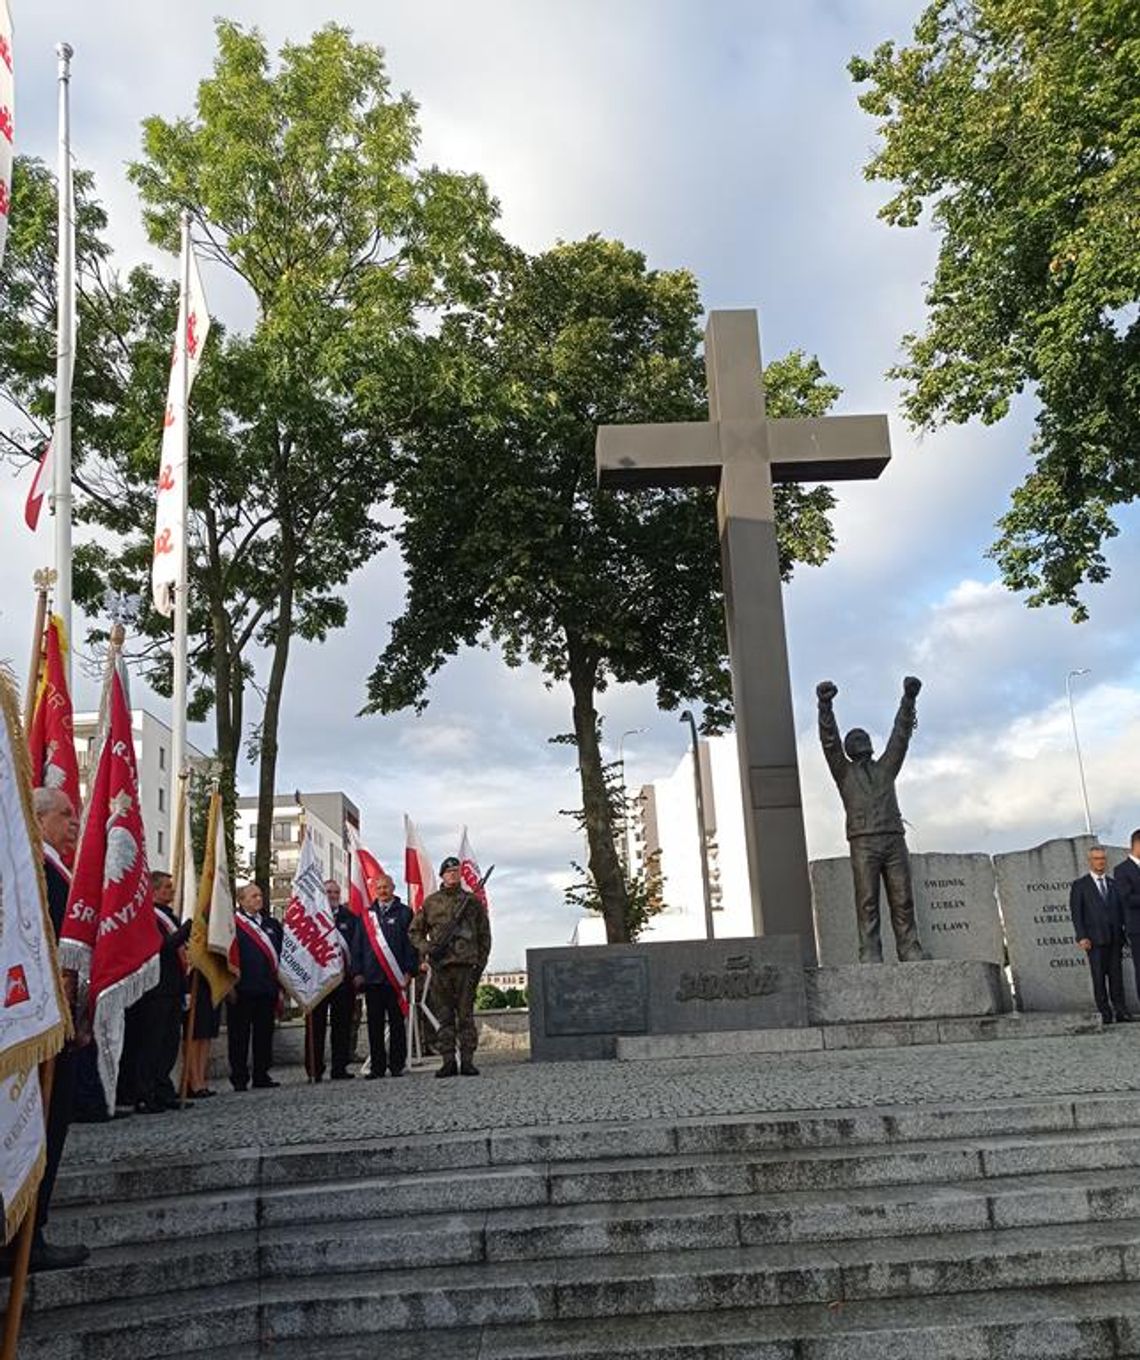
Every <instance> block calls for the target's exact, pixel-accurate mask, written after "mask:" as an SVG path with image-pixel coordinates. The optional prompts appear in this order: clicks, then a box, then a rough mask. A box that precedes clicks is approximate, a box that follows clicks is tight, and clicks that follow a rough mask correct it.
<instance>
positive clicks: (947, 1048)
mask: <svg viewBox="0 0 1140 1360" xmlns="http://www.w3.org/2000/svg"><path fill="white" fill-rule="evenodd" d="M480 1064H481V1070H482V1072H483V1075H482V1076H481V1077H480V1078H479V1079H478V1080H463V1079H461V1078H455V1079H452V1080H450V1081H436V1080H435V1079H434V1077H433V1076H432V1071H433V1067H434V1065H433V1067H429V1068H425V1069H423V1070H421V1071H417V1072H413V1073H410V1074H409V1075H408V1076H406V1077H404V1078H402V1079H401V1080H399V1081H395V1082H394V1081H392V1080H391V1079H390V1078H388V1079H384V1080H381V1081H363V1080H361V1079H360V1078H357V1079H356V1080H355V1081H351V1082H337V1083H330V1082H327V1081H326V1082H323V1083H321V1084H320V1085H319V1086H315V1087H314V1086H309V1085H307V1084H305V1083H304V1082H303V1080H302V1079H301V1074H300V1071H299V1069H296V1068H291V1069H283V1071H279V1072H278V1076H279V1077H282V1076H283V1077H284V1081H283V1084H282V1085H281V1087H280V1088H278V1089H277V1090H270V1091H250V1092H245V1093H242V1094H236V1093H232V1092H230V1091H229V1090H228V1089H226V1085H227V1084H226V1083H224V1082H216V1083H215V1085H216V1086H217V1088H218V1091H219V1094H218V1095H217V1097H215V1098H214V1099H213V1100H206V1101H199V1102H195V1103H192V1108H191V1109H189V1110H188V1111H186V1112H184V1113H182V1114H170V1115H161V1116H153V1117H148V1116H143V1115H135V1116H132V1117H131V1118H127V1119H116V1120H115V1121H114V1122H113V1123H109V1124H97V1125H80V1126H77V1127H74V1128H73V1129H72V1132H71V1141H70V1143H69V1148H68V1155H67V1157H66V1158H65V1167H66V1166H67V1164H68V1163H70V1164H71V1165H76V1164H77V1163H78V1162H80V1161H90V1160H94V1161H95V1162H101V1161H112V1160H119V1159H121V1158H133V1157H139V1156H145V1155H148V1154H149V1155H154V1156H156V1157H162V1156H163V1155H165V1154H171V1155H185V1154H186V1153H188V1152H191V1151H193V1150H195V1149H197V1150H200V1151H209V1150H214V1151H218V1150H223V1149H226V1148H254V1147H266V1146H281V1145H283V1144H301V1143H327V1142H330V1141H331V1142H355V1141H359V1140H361V1139H373V1138H386V1137H401V1136H414V1135H422V1134H432V1133H456V1132H478V1131H482V1130H489V1129H494V1128H500V1129H503V1128H541V1127H545V1126H549V1125H567V1124H583V1123H594V1122H599V1123H640V1122H644V1121H654V1120H677V1119H686V1118H694V1119H707V1118H709V1117H715V1116H718V1115H736V1114H749V1113H772V1112H779V1111H801V1110H802V1111H809V1110H841V1109H866V1108H869V1107H872V1106H907V1105H934V1104H939V1105H947V1104H955V1103H963V1104H984V1103H986V1102H989V1101H1009V1100H1012V1099H1018V1098H1022V1097H1024V1098H1030V1097H1042V1096H1045V1097H1048V1096H1057V1095H1090V1094H1096V1093H1098V1092H1103V1093H1115V1094H1126V1093H1128V1092H1133V1091H1134V1092H1137V1093H1138V1094H1140V1025H1137V1026H1133V1027H1130V1028H1120V1029H1117V1030H1109V1031H1107V1032H1105V1033H1097V1034H1091V1035H1087V1036H1077V1037H1065V1038H1054V1039H1020V1040H1011V1041H1007V1042H994V1043H973V1044H958V1045H953V1044H947V1045H941V1046H938V1047H924V1048H909V1049H908V1048H892V1049H867V1050H856V1051H850V1050H844V1051H838V1052H818V1053H789V1054H779V1055H772V1056H758V1055H741V1056H739V1057H725V1058H702V1059H663V1060H659V1061H648V1062H636V1063H619V1062H566V1063H548V1064H538V1063H530V1062H527V1061H525V1060H520V1059H518V1058H515V1057H500V1056H497V1055H486V1056H483V1057H481V1058H480Z"/></svg>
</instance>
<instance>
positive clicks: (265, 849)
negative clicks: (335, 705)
mask: <svg viewBox="0 0 1140 1360" xmlns="http://www.w3.org/2000/svg"><path fill="white" fill-rule="evenodd" d="M280 524H281V588H280V593H279V595H278V602H277V622H276V625H275V627H274V637H273V664H272V665H271V666H270V668H269V683H268V685H267V686H266V689H265V711H264V713H263V714H262V718H261V750H260V760H259V766H258V779H257V849H256V854H255V857H254V866H253V872H254V878H255V880H256V881H257V883H258V884H259V886H260V887H261V890H262V892H263V893H264V894H265V902H266V905H267V906H268V904H269V899H270V887H271V886H272V885H271V883H270V868H271V858H270V857H271V854H272V848H271V838H272V835H273V800H274V796H275V794H276V788H275V785H276V782H277V731H278V728H279V726H280V723H281V696H282V694H283V692H284V689H285V671H286V668H287V667H288V665H289V643H290V641H291V640H292V634H293V595H294V587H295V578H296V570H297V545H296V542H295V540H294V536H293V521H292V519H291V517H290V515H289V513H288V512H287V509H286V510H283V512H282V515H281V519H280Z"/></svg>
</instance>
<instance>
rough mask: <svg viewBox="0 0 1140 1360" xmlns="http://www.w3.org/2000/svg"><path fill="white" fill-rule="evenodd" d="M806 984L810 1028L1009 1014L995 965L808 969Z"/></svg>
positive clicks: (945, 963) (942, 962)
mask: <svg viewBox="0 0 1140 1360" xmlns="http://www.w3.org/2000/svg"><path fill="white" fill-rule="evenodd" d="M805 979H806V983H807V1002H808V1020H809V1023H810V1024H813V1025H852V1024H862V1023H865V1022H868V1021H884V1020H937V1019H946V1018H949V1017H959V1016H971V1017H973V1016H980V1015H1000V1014H1001V1013H1002V1012H1003V1011H1006V1010H1008V1009H1009V1000H1008V997H1007V995H1006V989H1005V983H1004V979H1003V978H1002V972H1001V969H1000V968H999V967H998V965H997V964H996V963H982V962H978V961H953V960H949V959H942V960H932V961H931V962H929V963H907V964H902V965H900V966H899V967H898V968H888V967H887V966H886V965H885V964H869V963H864V964H858V963H856V964H850V965H848V966H846V967H844V968H810V969H808V971H807V972H806V974H805ZM1074 1009H1077V1008H1074Z"/></svg>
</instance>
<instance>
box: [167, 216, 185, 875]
mask: <svg viewBox="0 0 1140 1360" xmlns="http://www.w3.org/2000/svg"><path fill="white" fill-rule="evenodd" d="M189 314H190V214H189V212H188V211H187V210H186V209H183V211H182V293H181V296H180V298H179V303H178V342H177V350H176V353H177V354H178V356H179V357H178V360H177V362H178V363H179V364H180V365H181V373H180V376H179V391H178V401H179V411H178V430H179V435H180V448H179V450H178V462H179V471H178V490H179V495H180V496H181V498H182V508H181V514H180V522H181V533H180V534H179V545H178V554H179V560H178V580H177V583H176V584H175V587H174V686H173V689H172V691H171V715H170V727H171V732H172V739H171V743H170V745H171V753H170V754H171V761H170V766H171V772H172V774H173V777H174V780H178V779H179V778H180V777H181V776H182V774H183V773H184V772H185V768H186V702H187V692H188V685H189V676H188V670H189V661H188V648H189V626H190V573H189V564H190V553H189V548H188V546H187V536H188V534H189V530H190V525H189V510H190V495H189V486H190V401H189V394H190V357H189V355H188V354H187V350H186V324H187V319H188V317H189ZM172 782H173V781H172ZM174 787H175V788H176V787H177V784H174ZM178 818H179V812H178V799H177V798H174V799H171V808H170V837H169V840H168V844H169V845H170V847H171V854H173V853H174V844H175V837H176V835H177V833H178Z"/></svg>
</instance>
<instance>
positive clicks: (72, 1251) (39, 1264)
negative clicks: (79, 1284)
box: [28, 1237, 91, 1270]
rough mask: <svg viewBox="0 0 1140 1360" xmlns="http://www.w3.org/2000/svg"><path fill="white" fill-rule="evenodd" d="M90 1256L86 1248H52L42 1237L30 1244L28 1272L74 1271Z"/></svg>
mask: <svg viewBox="0 0 1140 1360" xmlns="http://www.w3.org/2000/svg"><path fill="white" fill-rule="evenodd" d="M90 1255H91V1253H90V1252H89V1251H88V1250H87V1248H86V1247H53V1246H52V1244H51V1243H50V1242H45V1241H44V1240H43V1238H42V1237H39V1238H37V1240H36V1241H35V1242H33V1243H32V1254H31V1257H30V1259H29V1261H28V1269H29V1270H74V1269H75V1267H76V1266H81V1265H82V1264H83V1263H84V1261H86V1260H87V1258H88V1257H89V1256H90Z"/></svg>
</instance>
